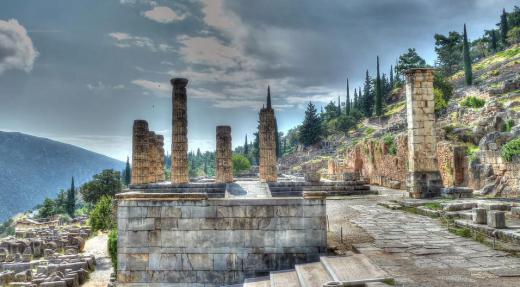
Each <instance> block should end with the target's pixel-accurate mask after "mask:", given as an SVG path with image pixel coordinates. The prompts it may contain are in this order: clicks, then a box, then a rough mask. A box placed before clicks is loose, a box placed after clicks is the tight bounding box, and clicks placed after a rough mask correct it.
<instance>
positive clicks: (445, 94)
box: [433, 72, 453, 114]
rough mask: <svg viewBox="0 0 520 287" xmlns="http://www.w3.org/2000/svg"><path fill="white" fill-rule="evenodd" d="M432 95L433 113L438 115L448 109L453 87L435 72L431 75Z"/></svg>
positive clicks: (441, 75) (440, 74)
mask: <svg viewBox="0 0 520 287" xmlns="http://www.w3.org/2000/svg"><path fill="white" fill-rule="evenodd" d="M433 95H434V102H435V113H436V114H440V113H441V112H442V111H444V110H445V109H446V108H447V107H448V101H449V100H450V99H451V97H452V95H453V86H452V85H451V83H450V82H449V81H448V79H447V78H446V77H445V76H444V75H443V74H442V73H440V72H435V73H434V74H433Z"/></svg>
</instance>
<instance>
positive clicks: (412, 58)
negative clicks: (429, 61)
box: [395, 48, 427, 75]
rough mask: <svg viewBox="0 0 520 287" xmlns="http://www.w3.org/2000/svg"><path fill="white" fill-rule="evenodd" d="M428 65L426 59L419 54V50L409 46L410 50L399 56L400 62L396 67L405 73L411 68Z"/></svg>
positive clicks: (402, 73) (401, 72) (400, 72)
mask: <svg viewBox="0 0 520 287" xmlns="http://www.w3.org/2000/svg"><path fill="white" fill-rule="evenodd" d="M426 66H427V65H426V61H425V60H424V59H423V58H421V56H419V54H417V51H415V49H414V48H409V49H408V52H406V53H404V54H402V55H401V56H399V62H398V63H397V65H396V66H395V68H396V69H397V71H398V72H399V74H401V75H404V72H406V71H407V70H409V69H413V68H424V67H426Z"/></svg>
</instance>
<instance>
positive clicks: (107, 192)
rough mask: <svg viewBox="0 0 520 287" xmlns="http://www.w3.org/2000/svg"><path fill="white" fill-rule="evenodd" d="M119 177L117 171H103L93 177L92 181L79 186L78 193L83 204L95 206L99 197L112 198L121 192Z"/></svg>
mask: <svg viewBox="0 0 520 287" xmlns="http://www.w3.org/2000/svg"><path fill="white" fill-rule="evenodd" d="M121 189H122V184H121V176H120V173H119V171H114V170H112V169H105V170H103V171H102V172H101V173H98V174H96V175H94V176H93V179H92V180H91V181H89V182H87V183H85V184H84V185H82V186H81V188H80V192H81V195H82V196H83V199H84V200H85V202H88V203H92V204H95V203H97V202H98V201H99V200H100V199H101V197H103V196H110V197H113V196H114V195H115V194H116V193H119V192H121Z"/></svg>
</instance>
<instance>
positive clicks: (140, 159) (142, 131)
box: [132, 120, 149, 184]
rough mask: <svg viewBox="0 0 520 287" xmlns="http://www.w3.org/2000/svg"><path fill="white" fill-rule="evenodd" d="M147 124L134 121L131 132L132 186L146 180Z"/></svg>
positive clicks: (141, 121)
mask: <svg viewBox="0 0 520 287" xmlns="http://www.w3.org/2000/svg"><path fill="white" fill-rule="evenodd" d="M148 138H149V137H148V123H147V122H146V121H145V120H135V121H134V126H133V131H132V184H143V183H146V182H147V180H148Z"/></svg>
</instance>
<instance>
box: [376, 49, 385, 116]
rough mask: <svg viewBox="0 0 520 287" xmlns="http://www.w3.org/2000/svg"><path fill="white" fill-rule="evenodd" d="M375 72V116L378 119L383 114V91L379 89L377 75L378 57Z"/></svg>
mask: <svg viewBox="0 0 520 287" xmlns="http://www.w3.org/2000/svg"><path fill="white" fill-rule="evenodd" d="M376 70H377V71H376V93H375V94H376V99H375V102H376V115H377V116H378V117H380V116H381V115H382V114H383V90H382V89H381V76H380V75H379V56H377V68H376Z"/></svg>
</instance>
